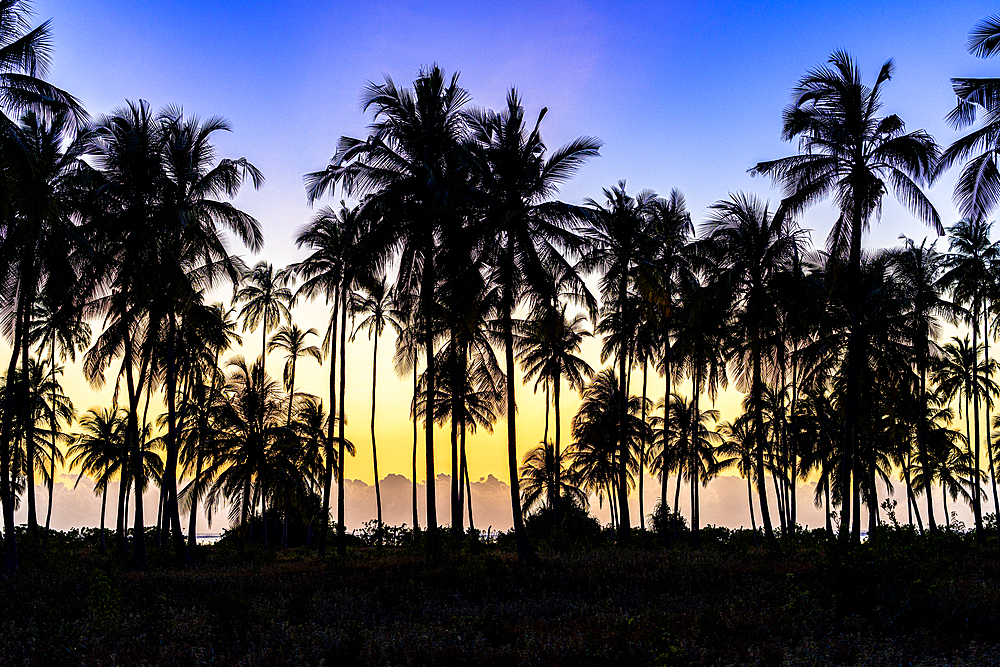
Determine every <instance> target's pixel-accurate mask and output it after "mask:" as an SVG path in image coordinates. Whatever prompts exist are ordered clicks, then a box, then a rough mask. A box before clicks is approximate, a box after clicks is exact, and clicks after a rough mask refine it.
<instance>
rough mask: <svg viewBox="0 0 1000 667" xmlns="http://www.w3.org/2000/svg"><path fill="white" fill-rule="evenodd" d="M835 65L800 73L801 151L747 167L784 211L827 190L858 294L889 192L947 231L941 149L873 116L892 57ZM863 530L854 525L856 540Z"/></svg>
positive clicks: (791, 131)
mask: <svg viewBox="0 0 1000 667" xmlns="http://www.w3.org/2000/svg"><path fill="white" fill-rule="evenodd" d="M829 64H830V65H831V66H829V67H827V66H823V67H817V68H815V69H813V70H811V71H810V72H809V73H808V74H806V76H804V77H803V78H802V79H800V80H799V83H798V85H797V86H796V87H795V89H794V90H793V96H794V98H793V102H792V104H791V105H790V106H789V107H788V108H786V109H785V112H784V118H783V124H782V138H784V139H785V140H786V141H791V140H792V139H795V138H798V139H799V146H800V153H799V154H798V155H793V156H789V157H786V158H781V159H778V160H771V161H767V162H760V163H758V164H757V165H756V166H755V167H754V168H753V169H752V170H751V173H754V174H763V175H766V176H770V177H771V178H773V179H774V180H775V181H777V182H780V183H781V184H782V186H783V189H784V194H785V198H784V199H783V200H782V204H781V209H782V210H783V212H787V214H789V215H795V214H797V213H799V212H801V211H802V210H804V209H805V208H807V207H808V206H810V205H811V204H813V203H815V202H818V201H820V200H822V199H825V198H826V197H828V196H832V197H833V198H834V200H835V201H836V203H837V206H838V207H839V209H840V216H839V217H838V218H837V221H836V223H835V224H834V226H833V229H832V230H831V233H830V237H829V239H828V246H829V249H830V252H831V256H832V257H833V258H834V259H835V260H836V261H837V262H844V261H845V260H846V273H847V281H848V287H847V293H848V294H850V293H852V292H855V291H856V288H857V286H858V281H859V279H860V272H861V237H862V235H863V233H864V231H865V229H866V228H867V227H868V225H869V224H870V222H871V219H872V216H873V215H874V214H875V213H876V211H877V210H879V207H880V205H881V202H882V198H883V196H884V195H885V193H886V192H887V191H888V190H889V189H891V190H892V191H893V192H894V193H895V195H896V198H897V199H899V200H900V202H901V203H903V204H904V205H905V206H906V207H907V208H909V209H910V210H911V211H912V212H913V213H914V215H916V216H917V217H919V218H920V219H922V220H923V221H925V222H926V223H928V224H929V225H930V226H931V227H932V228H933V229H934V230H935V231H937V233H938V234H941V233H942V232H943V228H942V226H941V220H940V218H939V217H938V214H937V211H936V210H935V209H934V206H933V205H932V204H931V202H930V201H929V200H928V199H927V197H926V196H925V195H924V193H923V192H922V190H921V186H922V185H923V184H925V183H927V182H928V181H929V180H930V179H931V177H932V176H933V174H934V168H935V165H936V162H937V158H938V152H939V151H938V146H937V144H936V143H935V142H934V139H933V138H932V137H931V136H930V135H929V134H927V133H926V132H924V131H923V130H916V131H913V132H906V128H905V125H904V123H903V121H902V119H900V118H899V117H898V116H896V115H890V116H885V117H881V118H880V117H878V115H877V114H878V112H879V111H880V109H881V106H882V99H881V97H882V88H883V85H884V84H885V83H886V82H887V81H889V79H891V78H892V72H893V69H894V65H893V61H892V60H887V61H886V62H885V63H884V64H883V65H882V68H881V69H880V70H879V74H878V76H877V77H876V79H875V84H874V85H872V86H868V85H866V84H864V83H863V82H862V80H861V73H860V72H859V70H858V67H857V65H856V64H855V62H854V61H853V60H852V59H851V57H850V56H849V55H848V54H847V53H846V52H844V51H837V52H835V53H834V54H833V55H832V56H831V57H830V60H829ZM858 303H859V302H858V301H857V300H855V301H852V302H851V305H850V324H849V327H850V331H851V336H850V338H849V341H848V345H847V359H846V361H845V365H846V367H847V373H846V380H847V387H846V399H847V400H846V403H845V410H844V419H845V422H844V423H845V428H844V438H845V448H844V462H843V466H844V470H845V471H851V470H853V469H854V460H855V457H856V455H857V452H856V450H857V443H858V440H859V432H858V416H859V415H858V411H859V408H860V403H859V401H860V392H861V387H860V385H859V381H860V376H861V373H862V370H863V369H862V355H861V353H860V350H861V347H862V346H863V345H864V341H863V340H862V339H861V338H860V336H859V334H858V329H859V320H860V318H861V312H860V310H859V307H858ZM850 477H851V476H850V474H844V475H842V478H841V484H844V485H845V487H844V488H843V489H842V494H843V496H844V501H845V502H844V503H843V504H842V507H841V512H842V517H841V535H842V537H844V538H845V539H846V537H847V535H848V527H849V526H850V521H849V518H850V502H849V501H848V497H849V495H850V494H848V493H847V488H848V487H847V486H846V485H849V484H850V481H851V480H850ZM859 531H860V527H856V528H855V530H854V531H853V537H854V539H855V540H859V539H860V532H859Z"/></svg>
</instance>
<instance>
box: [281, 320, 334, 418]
mask: <svg viewBox="0 0 1000 667" xmlns="http://www.w3.org/2000/svg"><path fill="white" fill-rule="evenodd" d="M318 335H319V334H318V333H316V330H315V329H308V330H306V331H303V330H302V329H300V328H299V326H298V325H297V324H294V323H292V324H285V325H282V326H281V328H279V329H278V332H277V333H275V334H274V336H272V337H271V340H270V341H269V342H268V344H267V351H268V352H273V351H274V350H284V351H285V367H284V369H283V370H282V374H281V380H282V383H283V384H284V386H285V391H287V392H288V414H287V416H286V418H285V426H286V427H288V426H291V423H292V404H293V403H294V402H295V363H296V362H297V361H298V360H299V358H301V357H312V358H313V359H315V360H316V362H317V363H323V352H322V351H321V350H320V349H319V348H318V347H317V346H315V345H307V344H306V338H307V337H309V336H318Z"/></svg>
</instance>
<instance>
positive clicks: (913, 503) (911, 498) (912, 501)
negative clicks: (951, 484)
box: [903, 461, 930, 535]
mask: <svg viewBox="0 0 1000 667" xmlns="http://www.w3.org/2000/svg"><path fill="white" fill-rule="evenodd" d="M903 479H904V481H905V482H906V498H907V506H908V507H912V508H913V514H914V515H915V516H916V517H917V528H918V529H919V530H920V534H921V535H923V534H924V522H923V521H921V520H920V508H919V507H917V496H916V494H915V493H913V479H912V477H911V476H910V462H909V461H907V464H906V465H905V466H903ZM929 486H930V485H928V487H929ZM911 523H912V521H911Z"/></svg>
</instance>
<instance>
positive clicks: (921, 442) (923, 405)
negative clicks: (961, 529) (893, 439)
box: [917, 340, 1000, 533]
mask: <svg viewBox="0 0 1000 667" xmlns="http://www.w3.org/2000/svg"><path fill="white" fill-rule="evenodd" d="M919 353H920V368H919V373H920V419H919V420H918V421H917V450H918V452H919V455H920V465H921V467H922V468H923V469H924V470H925V471H929V470H930V469H931V460H930V455H929V454H928V453H927V341H926V340H921V341H920V350H919ZM933 486H934V485H933V484H931V483H930V482H928V483H927V488H926V489H925V493H926V494H927V523H928V525H929V526H930V529H931V532H932V533H933V532H935V531H937V523H936V522H935V521H934V498H933V496H932V494H931V489H932V488H933ZM994 495H996V494H995V492H994ZM997 516H1000V514H998V515H997Z"/></svg>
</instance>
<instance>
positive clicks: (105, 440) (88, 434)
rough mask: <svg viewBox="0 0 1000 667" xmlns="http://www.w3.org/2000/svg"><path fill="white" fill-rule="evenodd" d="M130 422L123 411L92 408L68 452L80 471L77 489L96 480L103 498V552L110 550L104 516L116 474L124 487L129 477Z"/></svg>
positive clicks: (97, 492)
mask: <svg viewBox="0 0 1000 667" xmlns="http://www.w3.org/2000/svg"><path fill="white" fill-rule="evenodd" d="M126 419H127V417H126V416H125V414H124V411H123V410H117V409H109V408H102V409H100V410H99V409H97V408H90V409H89V410H87V412H85V413H84V414H83V416H81V417H80V428H81V429H82V430H81V432H80V434H79V435H78V436H77V438H76V441H75V442H74V443H73V444H72V446H70V448H69V450H68V451H67V452H66V455H67V456H68V457H69V458H70V468H77V467H78V468H80V474H79V475H77V478H76V484H74V485H73V488H74V489H75V488H76V487H77V485H79V484H80V480H81V479H82V478H83V476H84V475H87V476H88V477H93V478H94V493H95V494H99V495H100V496H101V542H100V551H101V553H104V551H105V549H106V548H107V545H106V544H105V538H104V516H105V510H106V509H107V504H108V486H109V485H110V484H111V480H112V478H113V477H114V476H115V475H118V476H119V480H120V484H122V485H123V486H124V485H125V477H126V476H127V475H128V470H127V466H126V465H125V460H124V459H122V452H123V451H124V449H123V441H124V440H125V422H126Z"/></svg>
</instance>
